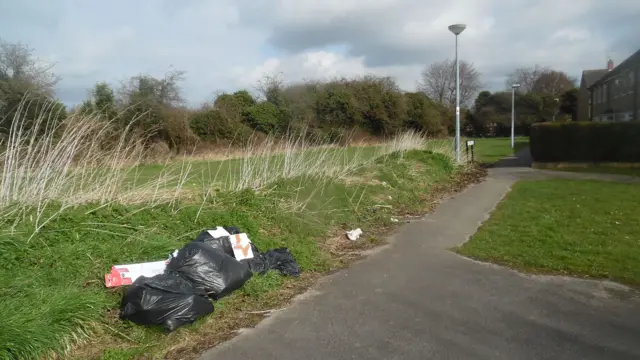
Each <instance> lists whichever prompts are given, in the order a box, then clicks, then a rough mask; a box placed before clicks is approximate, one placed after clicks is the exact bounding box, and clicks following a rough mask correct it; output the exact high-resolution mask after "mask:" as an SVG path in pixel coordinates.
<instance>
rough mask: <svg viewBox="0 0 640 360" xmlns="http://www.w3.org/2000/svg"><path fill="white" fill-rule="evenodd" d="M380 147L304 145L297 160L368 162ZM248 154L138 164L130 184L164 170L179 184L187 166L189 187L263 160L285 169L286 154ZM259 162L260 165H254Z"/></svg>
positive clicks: (221, 180) (273, 169)
mask: <svg viewBox="0 0 640 360" xmlns="http://www.w3.org/2000/svg"><path fill="white" fill-rule="evenodd" d="M380 150H381V149H380V147H377V146H361V147H349V148H333V149H331V148H330V149H314V148H311V149H305V150H304V151H301V152H300V157H299V158H296V159H295V161H296V162H297V163H299V164H304V163H316V162H317V159H318V158H321V157H324V158H327V157H328V158H332V159H337V160H338V161H340V162H343V163H345V164H349V163H355V162H366V161H368V160H371V159H373V158H375V157H376V156H379V155H380ZM252 158H253V160H252V159H251V158H249V160H247V158H235V159H229V160H214V161H208V160H201V161H190V162H189V163H188V164H187V163H186V162H185V163H184V164H174V166H169V167H168V166H166V165H165V164H151V165H140V166H137V167H136V168H135V169H133V171H132V172H131V173H130V174H129V176H128V181H127V183H128V184H144V183H147V182H149V181H153V180H155V179H157V178H158V177H161V176H162V174H163V173H168V174H171V175H176V176H170V180H169V181H167V182H165V183H164V184H163V186H165V187H176V186H177V185H178V183H179V182H181V181H182V178H181V176H179V174H181V173H184V172H185V170H186V169H185V167H186V166H188V167H189V168H188V178H187V179H186V181H185V182H184V184H183V186H184V187H186V188H189V187H202V186H203V185H204V186H209V185H210V184H213V183H217V184H219V185H221V186H224V185H225V184H229V183H230V182H233V181H234V180H237V179H239V178H241V177H242V176H243V175H245V174H244V173H243V170H245V171H246V170H250V171H260V170H263V167H264V163H265V162H266V163H269V165H268V167H269V172H270V173H275V174H279V173H282V169H283V168H284V166H285V164H284V162H285V155H283V154H276V155H273V154H268V155H263V154H260V153H256V156H253V157H252ZM289 158H290V159H288V160H291V158H292V156H291V155H289ZM254 164H259V165H254Z"/></svg>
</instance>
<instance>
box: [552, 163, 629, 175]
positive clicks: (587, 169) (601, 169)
mask: <svg viewBox="0 0 640 360" xmlns="http://www.w3.org/2000/svg"><path fill="white" fill-rule="evenodd" d="M546 170H555V171H570V172H580V173H598V174H614V175H627V176H635V177H640V167H617V166H598V165H591V166H575V167H574V166H567V167H564V166H563V167H558V168H548V169H546Z"/></svg>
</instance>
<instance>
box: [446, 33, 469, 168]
mask: <svg viewBox="0 0 640 360" xmlns="http://www.w3.org/2000/svg"><path fill="white" fill-rule="evenodd" d="M466 28H467V25H465V24H453V25H450V26H449V31H451V32H452V33H453V34H454V35H455V36H456V161H457V162H460V63H459V62H458V35H460V33H462V32H463V31H464V29H466Z"/></svg>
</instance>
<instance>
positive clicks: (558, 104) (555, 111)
mask: <svg viewBox="0 0 640 360" xmlns="http://www.w3.org/2000/svg"><path fill="white" fill-rule="evenodd" d="M553 100H554V101H555V102H556V103H555V104H554V107H553V119H552V120H551V121H552V122H555V121H556V115H557V114H558V110H560V109H559V106H560V99H558V98H555V99H553Z"/></svg>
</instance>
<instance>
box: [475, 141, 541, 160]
mask: <svg viewBox="0 0 640 360" xmlns="http://www.w3.org/2000/svg"><path fill="white" fill-rule="evenodd" d="M473 140H475V155H476V161H477V162H479V163H483V164H493V163H495V162H497V161H498V160H500V159H503V158H506V157H508V156H511V155H514V154H516V153H517V152H518V151H520V150H522V149H523V148H526V147H527V146H529V138H528V137H517V138H515V142H514V145H515V147H514V149H511V138H479V139H473ZM463 145H464V143H463ZM463 149H464V147H463Z"/></svg>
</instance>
